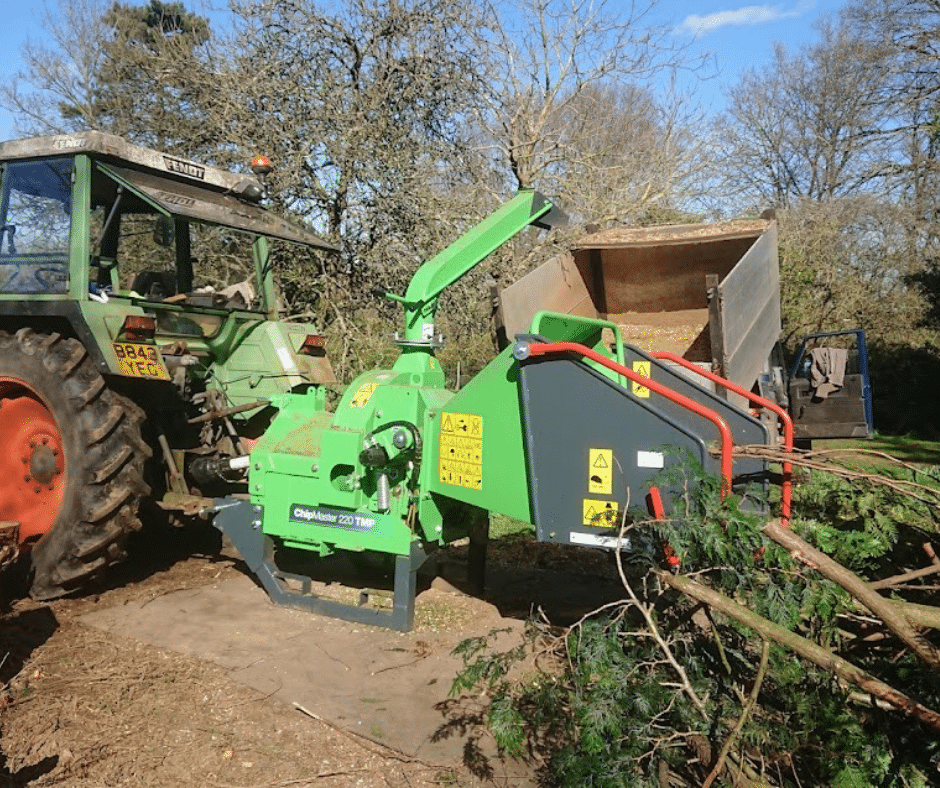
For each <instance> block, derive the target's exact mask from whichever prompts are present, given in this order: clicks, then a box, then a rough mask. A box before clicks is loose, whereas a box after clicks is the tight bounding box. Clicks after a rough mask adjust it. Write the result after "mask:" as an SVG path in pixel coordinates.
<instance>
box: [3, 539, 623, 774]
mask: <svg viewBox="0 0 940 788" xmlns="http://www.w3.org/2000/svg"><path fill="white" fill-rule="evenodd" d="M145 532H146V530H145ZM212 538H213V537H211V536H210V537H209V538H208V541H209V542H210V543H211V542H212ZM194 540H195V541H194ZM200 540H203V541H205V539H204V537H198V536H197V537H190V536H188V535H187V533H186V532H180V531H169V532H167V533H164V534H157V535H156V536H155V537H152V541H151V542H149V543H147V544H146V545H144V547H141V546H140V545H138V546H137V547H138V549H137V550H136V551H135V554H134V555H135V560H133V561H131V562H129V563H128V564H126V565H122V566H121V567H118V568H116V569H117V571H114V572H112V573H111V574H110V575H109V576H108V577H107V580H106V582H105V583H103V584H102V585H100V586H99V587H98V588H96V589H92V590H90V591H89V592H88V593H86V594H85V595H84V596H80V597H76V598H74V599H64V600H58V601H55V602H52V603H46V604H39V603H35V602H31V601H29V600H19V601H17V602H15V603H14V604H13V606H12V608H11V609H9V610H7V612H6V613H4V614H2V615H0V786H3V788H8V787H9V788H19V787H20V786H56V787H57V788H58V787H62V786H69V787H71V786H81V787H82V788H97V787H98V786H101V787H102V788H103V787H104V786H107V787H108V788H116V787H118V786H149V787H151V788H170V787H171V786H172V788H178V786H187V785H199V786H207V788H249V786H251V787H252V788H262V787H263V788H275V787H278V788H279V787H280V786H284V788H286V787H287V786H308V785H309V786H318V787H319V786H325V788H333V787H334V786H336V787H337V788H338V787H339V786H361V788H380V787H381V788H389V786H391V787H392V788H399V787H400V788H431V786H440V785H453V786H463V787H464V788H471V787H472V786H483V785H495V784H499V785H511V786H518V788H523V786H529V785H534V784H535V778H534V777H533V776H532V774H531V773H528V776H526V774H527V773H525V772H523V773H522V774H516V773H515V772H513V774H514V775H515V776H508V774H507V773H506V772H505V771H503V772H500V774H499V776H498V777H494V774H493V772H492V771H488V769H487V768H485V764H484V766H483V767H481V766H480V764H479V763H478V762H474V761H472V760H471V761H468V762H467V763H465V764H464V765H462V766H461V765H458V766H454V765H453V764H452V763H448V764H446V765H442V764H440V763H429V762H426V761H424V760H421V759H418V758H415V757H411V756H409V755H406V754H404V753H402V752H401V751H398V750H395V749H393V748H391V747H387V746H383V745H382V744H381V742H378V743H377V742H376V735H375V734H374V732H370V731H365V730H364V731H362V734H365V735H360V734H358V732H357V731H350V730H344V729H343V728H341V727H339V726H337V725H334V724H332V723H330V722H329V721H327V720H325V719H321V718H319V717H317V715H316V714H315V713H314V714H312V716H311V714H310V713H305V712H303V710H298V709H296V708H291V707H290V706H289V705H286V704H285V703H284V702H283V700H280V699H278V698H276V697H274V696H273V695H266V694H264V693H262V692H260V691H258V690H256V689H252V688H250V687H248V686H246V685H243V684H241V683H239V682H238V681H236V680H234V679H233V678H232V676H231V675H230V674H229V672H228V671H227V670H226V669H225V668H223V667H221V666H220V665H217V664H213V663H209V662H205V661H202V660H200V659H197V658H194V657H191V656H186V655H183V654H179V653H176V652H173V651H168V650H166V649H163V648H159V647H156V646H151V645H147V644H145V643H142V642H139V641H138V640H135V639H132V638H130V637H124V636H122V635H120V634H114V633H112V632H106V631H103V630H101V629H97V628H93V627H91V626H88V625H86V624H84V623H82V622H81V621H80V620H79V619H80V618H81V617H82V616H84V615H86V614H88V613H91V612H93V611H97V610H106V609H111V608H114V607H115V606H122V605H149V604H150V602H151V601H155V600H157V599H159V598H160V597H163V596H165V595H167V594H170V593H173V592H176V591H179V590H183V589H191V588H192V589H194V588H201V587H203V586H206V585H213V584H215V583H219V582H223V581H225V580H227V579H237V578H238V577H239V576H240V575H241V574H242V572H243V568H242V565H241V564H240V563H239V562H237V561H235V560H232V559H231V558H227V557H224V556H220V555H219V554H218V552H217V547H218V546H217V545H213V544H204V543H203V541H200ZM465 552H466V548H465V547H464V548H459V547H458V548H457V549H456V550H454V551H453V553H451V554H449V558H448V560H450V561H456V562H458V563H461V562H463V563H465ZM520 567H525V569H524V570H523V569H521V568H520ZM490 570H491V571H490V577H491V578H492V581H491V582H489V583H488V596H487V601H483V600H479V599H476V598H473V597H471V596H468V595H466V594H464V593H461V592H460V589H458V588H455V587H452V586H450V585H449V584H448V583H446V582H443V581H441V580H438V581H435V584H434V586H433V587H432V588H430V589H428V590H425V591H424V592H423V593H422V594H421V595H420V596H419V600H418V605H417V611H416V627H415V634H416V635H417V639H416V645H415V649H414V651H413V653H412V652H408V653H403V654H402V655H401V662H400V664H399V663H398V662H396V664H395V670H387V671H384V672H381V673H380V674H377V675H376V676H374V677H373V679H374V682H376V683H377V688H372V689H370V691H375V692H376V693H378V695H377V697H378V696H379V695H381V692H382V689H381V684H379V683H378V682H381V681H382V680H386V681H388V682H396V681H400V680H401V675H402V671H405V670H407V669H408V666H409V665H410V664H412V663H415V664H420V663H421V662H422V661H423V657H424V656H425V655H424V654H423V653H422V652H421V649H422V648H436V647H437V646H435V643H437V642H438V640H439V639H440V638H441V635H439V634H436V633H440V632H448V633H453V632H455V631H457V632H460V631H471V630H472V631H474V632H475V631H477V630H479V629H480V628H481V627H482V628H483V630H484V631H485V630H486V629H489V628H491V627H497V626H499V625H500V622H503V621H504V620H505V619H504V617H505V616H506V615H513V616H518V617H525V616H526V615H529V614H531V613H532V612H533V611H534V610H535V609H536V607H537V606H540V605H542V604H545V605H549V606H551V605H553V604H554V605H555V609H554V610H553V615H555V614H557V615H558V617H559V620H563V619H565V618H566V617H567V618H568V619H569V620H576V619H577V618H578V617H579V616H580V615H583V613H584V612H585V607H584V605H585V604H588V605H593V604H594V603H593V600H590V601H588V602H585V601H584V600H583V599H579V593H578V592H580V591H582V590H589V591H591V593H592V594H593V593H594V592H596V591H597V589H598V587H599V586H598V583H600V582H601V581H602V580H603V581H604V582H609V581H610V579H611V578H612V577H614V574H613V571H612V567H611V565H610V564H609V562H608V560H607V556H606V554H603V553H598V552H595V551H579V550H574V552H573V553H572V552H571V549H570V548H569V549H567V550H566V549H565V548H562V547H559V546H557V545H541V544H537V543H533V542H531V541H524V540H519V541H509V542H506V543H504V544H496V545H491V551H490ZM572 571H575V572H581V573H583V574H578V575H576V576H574V575H573V576H570V577H569V576H566V575H564V574H562V572H572ZM491 588H492V590H490V589H491ZM546 589H549V590H550V591H554V593H555V594H556V596H557V598H556V599H555V600H554V601H552V600H551V599H550V593H548V592H547V591H546ZM605 591H606V593H615V592H616V589H614V591H613V592H612V591H611V590H610V588H606V589H605ZM464 628H466V629H464ZM398 637H399V636H398V635H397V634H396V633H389V638H390V641H389V642H390V643H391V642H392V641H394V643H393V645H394V644H397V643H398V640H395V639H396V638H398ZM313 657H314V655H312V656H311V658H313ZM452 678H453V677H452V676H441V677H440V680H441V681H445V682H449V681H450V680H451V679H452ZM442 713H443V714H445V718H442V719H443V720H444V721H443V724H444V726H445V727H448V726H449V727H450V728H453V729H454V730H458V729H459V730H463V731H465V732H466V730H467V729H468V726H471V727H472V726H474V725H476V724H477V723H479V721H480V719H482V718H480V719H477V720H476V722H474V717H473V713H472V710H470V711H468V710H467V709H466V708H464V707H462V706H461V705H459V704H458V703H456V702H453V703H451V702H448V706H447V708H446V709H443V710H442ZM370 733H372V734H374V735H372V736H371V737H370V736H369V734H370ZM479 735H480V734H479V733H477V734H472V735H471V737H470V738H468V740H467V741H468V745H467V746H468V747H470V749H471V750H473V752H474V753H477V754H478V751H477V743H478V741H479ZM473 736H476V737H477V738H476V739H474V738H473ZM370 739H371V740H370ZM533 768H534V767H533Z"/></svg>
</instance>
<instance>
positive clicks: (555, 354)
mask: <svg viewBox="0 0 940 788" xmlns="http://www.w3.org/2000/svg"><path fill="white" fill-rule="evenodd" d="M559 215H560V212H559V211H557V209H555V208H554V206H553V205H552V203H551V202H550V201H549V200H547V199H546V198H545V197H543V196H542V195H541V194H539V193H538V192H534V191H525V192H521V193H520V194H518V195H517V196H516V197H515V198H513V199H512V200H510V201H509V202H508V203H506V204H505V205H503V206H502V207H501V208H500V209H498V210H497V211H496V212H495V213H493V214H492V215H490V216H489V217H488V218H486V219H485V220H484V221H483V222H481V223H480V224H479V225H477V226H476V227H474V228H473V229H471V230H470V231H469V232H468V233H466V234H465V235H464V236H462V237H461V238H460V239H458V240H457V241H456V242H455V243H453V244H452V245H451V246H449V247H448V248H447V249H445V250H444V251H443V252H441V253H440V254H438V255H437V256H436V257H434V258H433V259H431V260H429V261H428V262H426V263H425V264H424V265H423V266H421V267H420V268H419V269H418V271H417V272H416V274H415V275H414V277H413V278H412V280H411V283H410V284H409V287H408V290H407V292H406V294H405V295H404V297H402V296H398V295H393V294H388V297H389V298H390V299H392V300H394V301H397V302H400V303H401V304H402V305H403V307H404V311H405V328H404V333H403V334H402V335H401V336H396V339H397V342H398V344H399V346H400V349H401V350H400V355H399V357H398V360H397V361H396V362H395V364H394V365H393V366H392V368H391V369H377V370H372V371H370V372H366V373H364V374H363V375H361V376H360V377H359V378H358V379H357V380H356V381H355V382H354V383H353V384H352V385H351V386H350V387H349V389H348V390H347V391H346V393H345V395H344V396H343V398H342V400H341V401H340V403H339V404H338V406H337V407H336V409H335V412H332V413H331V412H328V411H327V409H326V402H325V395H324V392H323V390H322V388H320V387H312V388H310V389H308V390H307V391H306V392H305V393H302V394H287V395H283V396H282V397H281V398H280V400H279V401H277V402H276V403H275V404H276V405H277V406H278V407H279V413H278V415H277V416H276V418H275V419H274V421H273V422H272V424H271V426H270V428H269V429H268V430H267V431H266V433H265V434H264V436H263V437H262V438H261V439H260V440H259V441H258V443H257V444H256V446H255V448H254V449H253V451H252V453H251V463H250V470H249V490H250V500H245V499H236V498H224V499H218V500H216V501H215V506H214V511H215V515H214V523H215V525H216V527H217V528H219V530H221V531H222V532H223V533H225V534H226V535H228V537H229V538H230V539H231V540H232V542H233V544H234V545H235V547H236V548H237V549H238V550H239V551H240V553H241V554H242V556H243V557H244V559H245V561H246V563H247V565H248V567H249V569H250V570H251V571H252V572H253V573H255V575H256V576H257V577H258V578H259V579H260V581H261V583H262V585H263V586H264V588H265V590H266V591H267V593H268V594H269V595H270V597H271V598H272V600H273V601H274V602H276V603H278V604H284V605H290V606H294V607H301V608H305V609H309V610H312V611H315V612H319V613H323V614H326V615H329V616H334V617H338V618H343V619H347V620H352V621H356V622H362V623H368V624H376V625H380V626H386V627H390V628H392V629H396V630H399V631H407V630H409V629H411V627H412V625H413V622H414V603H415V588H416V573H417V571H418V569H419V567H420V566H421V564H422V563H423V562H424V560H425V559H426V557H427V555H428V554H429V553H430V552H431V551H433V550H434V549H436V548H437V547H439V546H442V545H445V544H448V543H450V542H453V541H455V540H457V539H461V538H465V537H470V552H471V572H473V571H474V566H475V567H476V580H477V584H478V585H479V586H480V587H481V588H480V590H482V565H483V559H484V557H485V543H486V539H487V536H488V530H487V529H488V513H489V512H498V513H501V514H504V515H506V516H508V517H512V518H515V519H518V520H521V521H524V522H528V523H532V524H534V525H535V531H536V535H537V537H538V539H539V540H541V541H551V542H557V543H562V544H574V545H586V546H591V547H600V548H607V549H618V548H619V547H620V544H619V539H618V536H619V531H620V528H619V527H620V524H621V518H622V515H623V514H624V513H625V510H626V508H627V507H628V506H631V505H636V504H637V503H638V502H642V501H643V500H644V498H646V497H647V496H651V498H652V501H653V504H652V506H653V512H654V514H662V513H663V511H664V510H663V504H662V503H661V499H663V498H665V499H667V501H668V494H667V493H668V491H667V490H663V491H661V492H662V494H660V491H659V490H656V489H655V488H654V489H653V490H651V489H650V488H651V486H652V485H654V484H655V482H654V480H655V478H656V477H657V476H658V475H659V474H660V473H661V471H662V470H663V468H664V467H667V466H668V465H669V463H671V462H672V461H673V460H672V459H671V457H672V454H671V453H669V452H665V451H664V448H665V447H679V448H682V449H686V450H687V451H689V452H691V453H692V455H693V456H694V457H695V458H696V459H698V461H699V462H700V463H701V464H702V465H703V466H704V467H705V469H706V470H707V471H709V472H714V473H716V474H718V473H721V474H722V476H723V478H724V480H725V487H726V490H728V491H730V490H731V489H733V488H735V487H737V486H738V485H740V484H743V483H745V482H750V481H754V480H757V481H764V480H765V479H766V477H767V468H766V467H765V465H764V463H762V462H758V461H755V460H744V459H736V460H734V461H733V462H732V458H731V446H732V443H739V444H740V443H744V444H754V443H760V444H766V443H770V442H771V435H770V433H769V430H768V428H767V427H766V426H765V425H764V424H763V423H762V422H761V421H759V420H758V419H756V418H755V417H753V416H751V415H750V414H749V413H747V412H745V411H743V410H740V409H739V408H737V407H736V406H734V405H732V404H730V403H729V402H728V401H727V400H726V399H725V398H724V397H723V396H721V395H720V394H716V393H714V391H712V390H709V389H708V388H706V387H704V386H702V385H700V384H699V383H697V382H695V381H694V380H691V379H690V378H689V377H687V376H686V375H685V374H682V373H680V372H679V371H677V369H676V367H675V365H668V364H667V363H666V362H665V361H663V360H660V359H657V358H654V357H653V356H651V355H648V354H646V353H644V352H642V351H640V350H638V349H635V348H632V347H629V346H626V345H624V344H623V343H622V341H621V340H620V337H619V333H618V331H617V326H616V324H613V323H610V322H608V321H605V320H600V319H596V318H582V317H576V316H572V315H561V314H554V313H551V312H540V313H538V314H537V315H536V316H535V318H534V319H533V321H532V325H531V328H530V331H529V333H528V334H526V335H522V336H519V337H517V338H516V342H515V344H514V345H512V346H511V347H509V348H507V349H506V350H505V351H503V352H502V353H501V354H500V355H499V356H497V357H496V358H495V359H494V360H493V361H492V362H490V364H489V365H488V366H486V367H485V368H484V369H483V370H482V371H481V372H480V373H479V374H478V375H477V376H476V377H474V378H473V379H472V380H471V381H470V382H469V383H468V384H467V385H465V386H464V387H463V388H462V389H461V390H460V391H459V392H456V393H455V392H451V391H448V390H447V389H445V388H444V375H443V372H442V370H441V368H440V364H439V363H438V361H437V359H436V358H435V355H434V352H435V349H436V348H438V347H439V346H440V337H439V336H437V335H436V333H435V330H434V319H435V314H436V311H437V305H438V298H439V296H440V294H441V293H442V292H443V291H444V290H445V289H446V288H447V287H448V286H450V285H451V284H453V283H454V282H456V281H457V280H458V279H460V278H461V277H462V276H464V275H465V274H467V273H468V272H469V271H470V270H471V269H472V268H473V267H474V266H476V265H477V264H478V263H480V262H481V261H483V260H484V259H485V258H486V257H487V256H488V255H489V254H490V253H491V252H493V251H494V250H495V249H496V248H497V247H499V246H500V245H501V244H502V243H504V242H505V241H507V240H509V239H510V238H512V237H513V236H514V235H515V234H517V233H519V232H520V231H522V230H524V229H525V228H526V227H529V226H532V225H534V226H537V227H543V228H545V227H549V226H551V225H552V223H553V222H554V221H555V220H556V218H557V217H558V216H559ZM611 338H613V342H611ZM696 370H697V368H696ZM712 385H714V382H712ZM722 385H723V383H722V382H721V381H720V380H719V382H718V385H717V388H719V389H720V388H721V386H722ZM739 393H743V394H745V395H747V396H750V395H749V393H748V392H739ZM766 404H767V405H770V403H766ZM716 441H718V442H719V443H720V446H721V451H720V452H718V456H717V457H716V456H715V454H714V452H713V451H712V447H713V444H714V443H715V442H716ZM666 506H667V507H668V502H667V504H666ZM290 548H293V549H295V550H300V551H306V553H307V555H308V556H309V557H310V558H311V559H313V560H316V559H322V558H325V557H327V556H330V555H332V554H334V553H342V552H344V551H345V552H346V553H352V554H357V553H364V552H373V553H379V554H384V555H386V556H390V557H391V556H393V557H394V563H395V580H394V593H393V601H392V605H391V607H390V608H387V607H386V608H384V609H383V608H381V607H376V606H373V605H372V604H371V602H372V601H373V600H372V599H371V598H370V597H371V596H372V594H370V593H369V592H363V593H362V594H360V599H359V603H358V604H356V603H346V602H339V601H335V600H333V599H328V598H325V597H324V596H321V595H316V594H314V593H312V590H311V588H312V586H311V579H310V578H309V577H307V576H305V575H298V574H288V573H286V572H284V571H281V569H279V568H278V566H277V560H276V559H277V557H278V555H279V553H280V551H282V550H286V549H290Z"/></svg>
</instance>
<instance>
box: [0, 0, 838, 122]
mask: <svg viewBox="0 0 940 788" xmlns="http://www.w3.org/2000/svg"><path fill="white" fill-rule="evenodd" d="M184 2H186V0H184ZM844 2H845V0H779V2H765V3H756V4H755V3H746V2H741V0H660V2H659V6H658V8H657V9H656V12H655V13H656V18H657V19H658V20H661V21H663V22H665V23H667V24H668V25H669V26H670V27H672V28H673V29H674V30H675V32H676V34H677V35H679V36H684V37H685V38H686V39H690V40H691V45H690V46H691V51H692V53H711V54H713V55H714V61H715V65H716V67H717V71H718V73H717V76H716V77H715V78H714V79H711V80H708V81H707V82H705V83H697V84H696V91H697V92H698V93H699V94H700V95H699V99H700V102H701V103H702V104H703V105H704V106H706V107H713V108H720V106H721V104H722V101H723V92H722V89H723V87H725V86H727V85H730V84H733V83H734V82H735V81H736V79H737V76H738V74H739V73H740V71H741V69H743V68H746V67H748V66H758V67H759V66H761V65H762V64H765V63H767V62H768V61H769V60H770V58H771V53H772V49H773V45H774V42H776V41H782V42H783V43H784V44H785V45H787V47H788V48H791V49H797V48H798V47H799V46H800V45H801V44H803V43H806V42H808V41H812V40H814V38H815V33H814V30H813V23H814V22H815V21H816V20H818V19H819V18H821V17H822V16H824V15H826V14H830V13H833V12H834V11H836V10H837V9H838V8H839V7H840V6H842V5H843V4H844ZM186 5H187V6H188V7H193V6H194V4H193V3H191V2H186ZM42 10H43V0H0V18H2V19H3V25H2V27H0V53H2V56H0V80H3V83H4V84H9V83H10V80H11V79H12V78H13V75H14V74H15V73H16V72H17V71H18V70H19V69H20V68H21V67H22V61H21V60H20V49H21V47H22V45H23V42H24V41H25V40H26V37H27V36H29V37H30V38H31V39H32V40H36V41H38V42H41V41H42V36H43V29H42V22H41V17H42ZM14 136H16V135H15V133H14V127H13V117H12V115H11V114H10V112H9V110H8V109H7V108H6V107H0V140H5V139H10V138H11V137H14Z"/></svg>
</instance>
